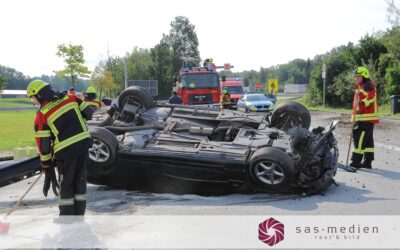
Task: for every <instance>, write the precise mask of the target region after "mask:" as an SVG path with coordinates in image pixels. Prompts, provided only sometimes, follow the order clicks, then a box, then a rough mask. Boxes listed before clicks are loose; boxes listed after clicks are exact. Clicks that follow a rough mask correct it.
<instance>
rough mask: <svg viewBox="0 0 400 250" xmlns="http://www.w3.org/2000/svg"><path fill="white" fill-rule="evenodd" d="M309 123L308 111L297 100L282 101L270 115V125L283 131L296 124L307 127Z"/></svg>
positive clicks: (296, 125)
mask: <svg viewBox="0 0 400 250" xmlns="http://www.w3.org/2000/svg"><path fill="white" fill-rule="evenodd" d="M310 124H311V115H310V112H309V111H308V110H307V108H306V107H304V106H303V105H302V104H300V103H298V102H284V103H281V104H279V105H278V106H277V107H276V108H275V111H274V112H273V113H272V116H271V125H272V127H275V128H278V129H281V130H284V131H288V130H289V129H290V128H293V127H298V126H300V127H302V128H307V129H308V128H309V127H310Z"/></svg>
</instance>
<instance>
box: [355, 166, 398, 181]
mask: <svg viewBox="0 0 400 250" xmlns="http://www.w3.org/2000/svg"><path fill="white" fill-rule="evenodd" d="M361 171H363V172H368V173H370V174H375V175H380V176H382V177H385V178H387V179H391V180H396V181H397V180H400V172H395V171H391V170H386V169H380V168H372V169H368V170H364V169H361Z"/></svg>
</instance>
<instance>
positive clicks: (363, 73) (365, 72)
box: [353, 67, 369, 78]
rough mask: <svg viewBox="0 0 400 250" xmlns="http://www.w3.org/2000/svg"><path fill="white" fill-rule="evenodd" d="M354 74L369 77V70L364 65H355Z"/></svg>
mask: <svg viewBox="0 0 400 250" xmlns="http://www.w3.org/2000/svg"><path fill="white" fill-rule="evenodd" d="M353 75H354V76H362V77H364V78H369V71H368V69H367V68H365V67H357V68H356V69H355V70H354V73H353Z"/></svg>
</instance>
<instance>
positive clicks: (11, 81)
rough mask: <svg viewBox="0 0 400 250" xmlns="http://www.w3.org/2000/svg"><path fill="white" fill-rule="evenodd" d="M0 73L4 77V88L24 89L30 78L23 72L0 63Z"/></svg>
mask: <svg viewBox="0 0 400 250" xmlns="http://www.w3.org/2000/svg"><path fill="white" fill-rule="evenodd" d="M0 75H1V76H3V79H4V81H5V82H4V86H3V87H4V88H6V89H26V87H27V86H28V84H29V82H30V81H31V80H32V79H31V78H30V77H28V76H25V75H24V74H23V73H21V72H19V71H17V70H15V69H13V68H9V67H5V66H1V65H0Z"/></svg>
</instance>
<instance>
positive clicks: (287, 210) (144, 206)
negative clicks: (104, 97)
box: [0, 112, 400, 215]
mask: <svg viewBox="0 0 400 250" xmlns="http://www.w3.org/2000/svg"><path fill="white" fill-rule="evenodd" d="M348 116H349V115H341V114H338V113H330V112H312V127H316V126H325V125H327V124H328V123H329V122H330V121H332V120H334V119H338V120H339V121H340V123H339V125H338V128H337V129H336V130H335V132H334V134H335V136H336V138H337V139H338V142H339V152H340V156H339V161H340V162H341V163H344V162H345V161H346V159H345V158H346V152H347V147H348V143H349V135H350V123H349V122H348V121H349V117H348ZM399 130H400V120H391V119H382V122H381V123H380V124H378V125H377V126H376V127H375V144H376V147H375V158H376V161H374V162H373V169H372V170H361V171H359V172H357V173H349V172H346V171H343V170H340V169H339V170H338V173H337V175H336V178H335V179H336V181H337V183H338V184H339V185H338V186H331V187H330V188H329V189H328V190H327V191H326V192H325V194H324V195H314V196H302V195H283V196H282V195H270V194H250V195H249V194H234V193H232V194H225V195H218V196H201V195H195V194H184V195H176V194H168V193H164V194H157V193H152V192H146V191H134V190H133V191H132V190H115V189H109V188H106V187H100V186H96V185H89V186H88V196H89V200H88V209H87V213H88V214H98V215H109V214H123V215H131V214H136V215H153V214H154V215H205V214H209V215H278V214H280V215H294V214H301V215H399V214H400V202H399V199H400V164H399V160H400V134H399V133H398V131H399ZM31 182H32V178H31V179H28V180H25V181H21V182H18V183H15V184H13V185H9V186H6V187H3V188H0V214H1V213H5V212H6V211H7V209H8V208H9V206H10V205H12V204H13V203H14V202H15V201H16V200H17V199H18V197H19V196H20V195H22V194H23V192H24V191H25V190H26V189H27V187H28V184H30V183H31ZM41 182H42V181H40V182H39V185H38V186H37V187H35V188H34V189H33V191H32V192H31V193H30V194H29V195H28V196H27V197H26V199H25V201H23V203H22V205H21V207H20V208H19V209H18V210H17V211H16V212H15V214H17V215H33V214H37V215H47V214H57V213H58V207H57V198H56V197H54V196H51V195H52V194H51V195H50V197H49V198H44V197H43V195H42V194H41Z"/></svg>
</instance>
